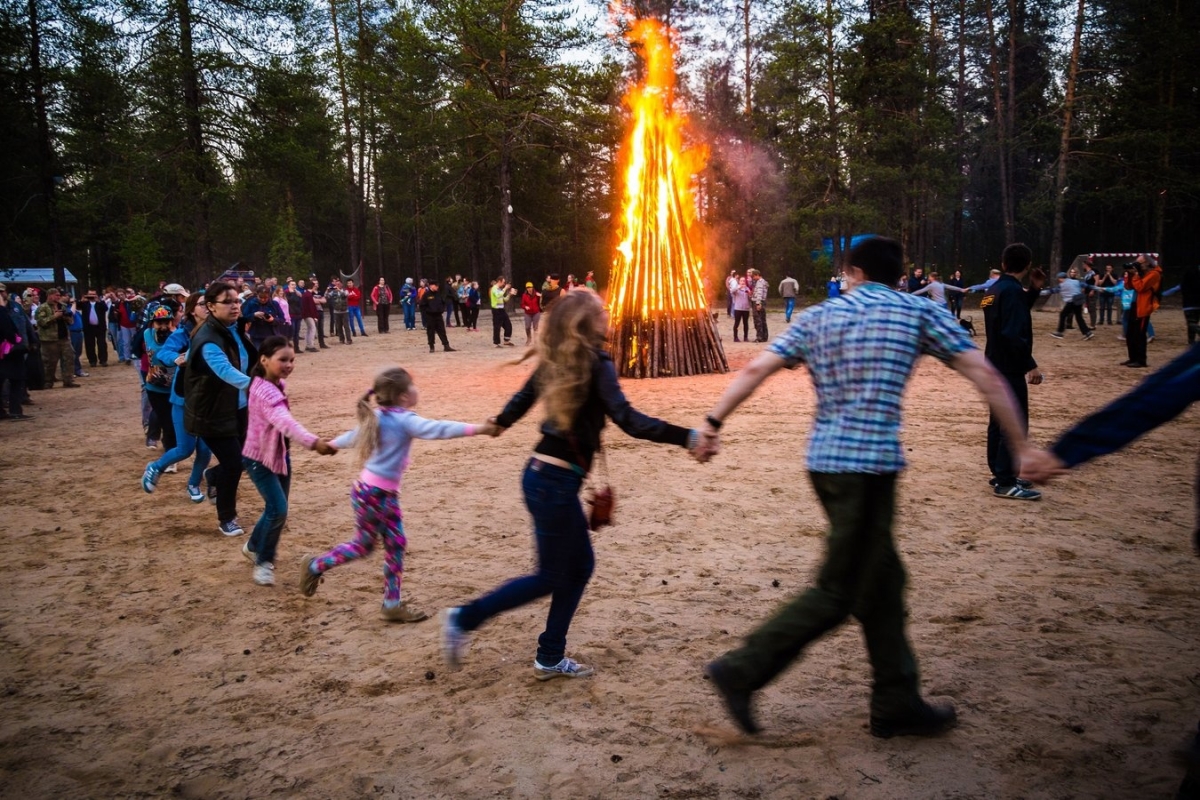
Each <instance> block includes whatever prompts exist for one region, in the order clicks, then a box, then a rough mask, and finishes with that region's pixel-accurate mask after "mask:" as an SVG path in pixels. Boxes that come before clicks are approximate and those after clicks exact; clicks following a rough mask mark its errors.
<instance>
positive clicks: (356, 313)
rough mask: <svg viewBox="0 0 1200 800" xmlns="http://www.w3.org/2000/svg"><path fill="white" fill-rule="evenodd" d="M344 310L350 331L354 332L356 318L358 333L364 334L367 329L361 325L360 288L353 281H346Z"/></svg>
mask: <svg viewBox="0 0 1200 800" xmlns="http://www.w3.org/2000/svg"><path fill="white" fill-rule="evenodd" d="M346 311H348V312H349V315H348V316H347V319H348V320H349V322H350V333H351V334H352V335H353V334H354V321H355V320H358V335H359V336H366V335H367V329H366V327H364V326H363V315H362V289H359V288H358V287H357V286H355V285H354V281H346Z"/></svg>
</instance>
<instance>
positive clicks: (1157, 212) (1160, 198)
mask: <svg viewBox="0 0 1200 800" xmlns="http://www.w3.org/2000/svg"><path fill="white" fill-rule="evenodd" d="M1172 22H1173V24H1172V26H1171V30H1172V31H1178V30H1179V25H1180V22H1179V0H1175V10H1174V14H1173V15H1172ZM1177 41H1178V36H1173V37H1172V44H1171V59H1170V67H1169V68H1168V75H1167V96H1166V107H1167V113H1166V120H1165V121H1164V122H1165V130H1164V131H1163V144H1162V155H1161V158H1160V162H1159V163H1160V165H1161V169H1162V172H1161V175H1162V181H1163V185H1162V186H1161V187H1160V188H1159V190H1158V192H1156V193H1155V196H1154V217H1155V219H1154V252H1156V253H1158V255H1159V257H1162V254H1163V244H1164V242H1163V232H1164V230H1165V229H1166V224H1167V186H1166V183H1167V181H1168V180H1170V177H1171V140H1172V138H1173V135H1174V130H1175V88H1176V85H1177V84H1178V78H1179V50H1178V46H1177V45H1176V44H1175V42H1177Z"/></svg>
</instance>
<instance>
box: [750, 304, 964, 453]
mask: <svg viewBox="0 0 1200 800" xmlns="http://www.w3.org/2000/svg"><path fill="white" fill-rule="evenodd" d="M974 346H975V345H974V344H973V343H972V342H971V340H970V338H969V337H968V336H967V334H966V332H965V331H963V329H962V328H961V327H960V326H959V324H958V322H957V321H956V320H955V319H954V317H952V316H950V314H949V312H947V311H946V309H945V308H944V307H942V306H939V305H937V304H935V303H930V302H929V301H928V300H926V299H924V298H922V297H913V296H911V295H907V294H904V293H901V292H897V291H895V290H893V289H890V288H888V287H887V286H884V285H883V284H879V283H865V284H863V285H861V286H859V287H857V288H856V289H854V291H851V292H849V293H847V294H844V295H842V296H841V297H837V298H833V299H830V300H826V301H825V302H824V303H821V304H820V305H817V306H814V307H813V308H810V309H808V310H806V311H805V312H804V313H802V314H801V315H800V316H799V317H798V318H797V319H796V321H795V322H794V323H792V325H791V327H789V328H788V329H787V330H786V331H785V332H784V333H783V334H782V335H781V336H779V338H777V339H776V340H775V341H773V342H771V344H770V346H769V347H768V348H767V349H768V350H769V351H770V352H772V353H774V354H775V355H777V356H779V357H780V358H782V359H784V360H785V361H786V362H787V363H788V365H789V366H796V365H797V364H806V365H807V366H808V369H809V372H810V373H811V374H812V379H813V384H814V385H815V387H816V390H817V419H816V424H815V425H814V426H813V431H812V438H811V439H810V441H809V444H808V470H809V471H810V472H827V473H840V472H866V473H872V474H882V473H890V472H898V471H900V470H901V469H903V468H904V466H905V462H904V457H903V456H902V455H901V449H900V397H901V395H902V394H903V393H904V385H905V384H906V383H907V382H908V376H909V375H910V374H911V373H912V370H913V365H914V364H916V361H917V359H918V358H920V357H921V356H922V355H923V354H925V353H928V354H929V355H931V356H933V357H935V358H937V359H939V360H941V361H949V360H950V359H951V358H953V357H954V356H955V355H957V354H959V353H961V352H963V351H965V350H970V349H972V348H973V347H974Z"/></svg>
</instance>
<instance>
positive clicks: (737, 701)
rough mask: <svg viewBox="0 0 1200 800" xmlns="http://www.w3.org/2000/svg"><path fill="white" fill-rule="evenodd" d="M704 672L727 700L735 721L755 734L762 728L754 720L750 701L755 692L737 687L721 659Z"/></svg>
mask: <svg viewBox="0 0 1200 800" xmlns="http://www.w3.org/2000/svg"><path fill="white" fill-rule="evenodd" d="M704 672H705V674H706V675H708V677H709V679H710V680H711V681H712V685H713V688H715V689H716V690H717V694H719V695H721V699H722V700H724V701H725V708H726V710H727V711H729V715H730V716H731V717H733V721H734V722H736V723H737V725H738V727H739V728H741V729H742V730H743V731H744V732H746V733H748V734H750V735H754V734H756V733H758V732H759V731H761V730H762V728H760V727H758V724H757V723H755V721H754V712H753V710H752V709H751V708H750V702H751V700H753V699H754V692H750V691H747V690H745V689H738V688H735V687H734V685H733V683H732V681H730V679H729V673H728V671H727V670H726V668H725V665H724V664H722V663H721V661H720V659H718V660H716V661H714V662H712V663H711V664H709V665H708V666H707V667H705V668H704Z"/></svg>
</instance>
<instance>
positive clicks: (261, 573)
mask: <svg viewBox="0 0 1200 800" xmlns="http://www.w3.org/2000/svg"><path fill="white" fill-rule="evenodd" d="M254 582H255V583H257V584H258V585H259V586H274V585H275V565H274V564H272V563H271V562H270V561H268V562H266V563H264V564H257V565H255V567H254Z"/></svg>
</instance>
